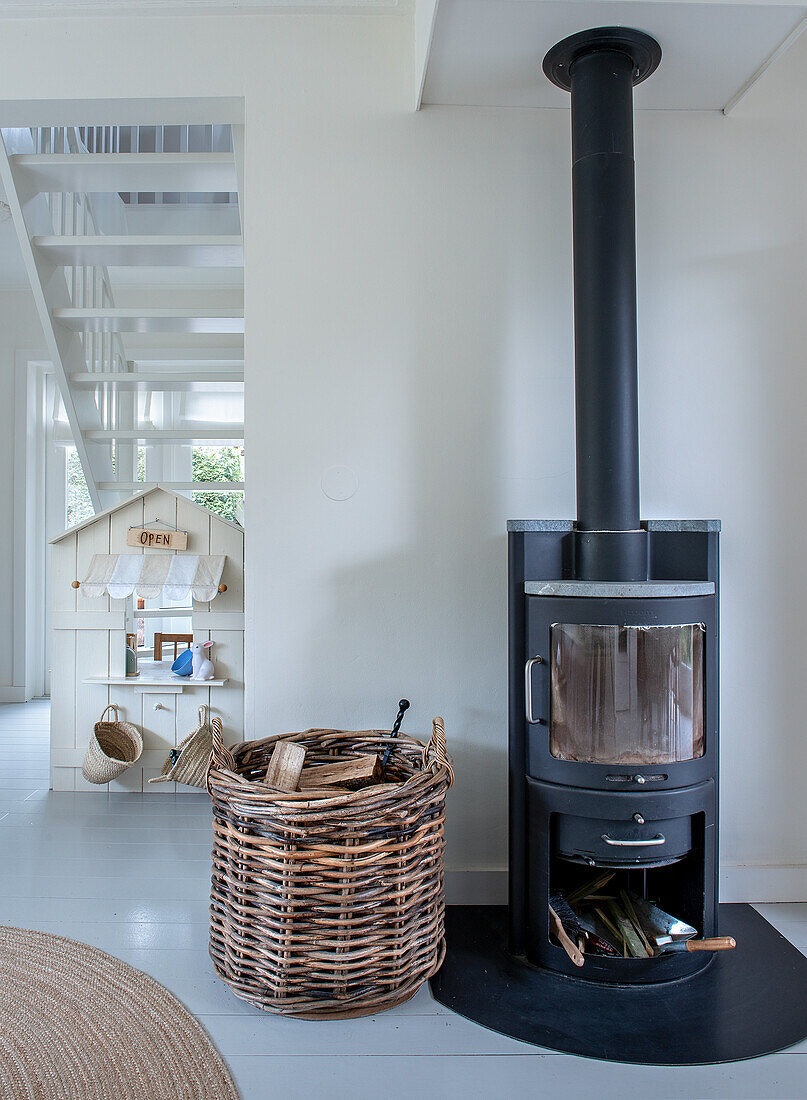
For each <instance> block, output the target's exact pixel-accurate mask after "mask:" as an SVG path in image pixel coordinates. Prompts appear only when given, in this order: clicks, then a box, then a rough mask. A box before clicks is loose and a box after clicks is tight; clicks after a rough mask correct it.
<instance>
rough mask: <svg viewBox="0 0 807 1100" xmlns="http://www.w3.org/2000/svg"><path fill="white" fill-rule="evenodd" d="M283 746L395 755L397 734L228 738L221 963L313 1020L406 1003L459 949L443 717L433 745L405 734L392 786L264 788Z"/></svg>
mask: <svg viewBox="0 0 807 1100" xmlns="http://www.w3.org/2000/svg"><path fill="white" fill-rule="evenodd" d="M278 741H295V742H297V743H299V744H301V745H304V746H305V749H306V753H307V755H306V765H307V766H308V765H310V764H325V763H333V762H335V761H337V760H345V759H351V758H352V757H355V756H361V755H364V754H366V753H378V754H382V753H383V752H384V750H385V749H386V748H387V747H388V745H389V744H390V735H389V733H388V732H387V731H385V730H366V731H363V732H360V733H348V732H344V731H342V730H322V729H313V730H308V731H307V732H305V733H297V734H292V735H291V736H289V737H270V738H266V739H265V740H263V741H253V742H246V743H243V744H240V745H235V746H234V747H233V748H232V749H227V748H225V747H224V745H223V744H222V740H221V736H220V734H219V733H217V732H216V731H215V730H214V733H213V759H212V763H211V767H210V771H209V773H208V780H207V782H208V789H209V791H210V794H211V796H212V799H213V814H214V822H213V826H214V847H213V877H212V891H211V900H210V955H211V958H212V959H213V965H214V966H215V968H216V971H217V972H218V974H219V977H220V978H222V980H223V981H225V982H226V983H227V984H228V985H229V986H230V988H231V989H232V990H233V992H234V993H235V994H236V995H237V996H238V997H241V998H243V999H244V1000H245V1001H249V1002H251V1003H252V1004H254V1005H257V1007H258V1008H262V1009H265V1010H266V1011H268V1012H276V1013H280V1014H283V1015H287V1016H299V1017H303V1018H307V1019H323V1018H330V1019H345V1018H349V1017H353V1016H364V1015H367V1014H369V1013H372V1012H378V1011H379V1010H380V1009H384V1008H392V1007H393V1006H394V1005H398V1004H402V1003H403V1002H404V1001H406V1000H408V999H409V998H410V997H411V996H413V995H414V993H415V992H416V991H417V990H418V988H419V987H420V986H421V984H422V983H423V982H424V981H426V979H427V978H430V977H431V976H432V974H434V973H435V972H436V971H437V970H438V969H439V967H440V965H441V963H442V961H443V957H444V955H445V943H444V916H445V900H444V893H443V849H444V843H445V841H444V833H443V827H444V822H445V796H446V792H447V791H448V788H449V787H450V786H451V784H452V783H453V781H454V775H453V771H452V765H451V758H450V757H449V756H448V753H447V752H446V741H445V733H444V730H443V720H442V719H441V718H435V720H434V732H433V733H432V737H431V740H430V741H429V743H428V745H424V744H423V743H422V742H421V741H416V740H415V739H414V738H411V737H405V736H404V735H403V734H399V735H398V737H397V738H396V739H395V741H394V742H392V744H393V746H394V747H393V750H392V753H391V755H390V759H389V762H388V766H387V774H386V778H387V780H388V782H386V783H379V784H376V785H374V786H370V787H365V788H364V789H362V790H358V791H350V790H345V792H344V794H340V795H338V796H336V795H335V796H333V797H330V796H325V797H319V798H317V797H313V796H312V795H311V794H306V793H305V792H300V791H295V792H287V791H278V790H274V789H272V788H270V787H266V786H264V785H263V784H262V783H261V782H260V781H261V780H262V779H263V777H264V775H265V773H266V768H267V766H268V764H269V759H270V757H271V755H272V750H273V749H274V747H275V745H276V744H277V742H278Z"/></svg>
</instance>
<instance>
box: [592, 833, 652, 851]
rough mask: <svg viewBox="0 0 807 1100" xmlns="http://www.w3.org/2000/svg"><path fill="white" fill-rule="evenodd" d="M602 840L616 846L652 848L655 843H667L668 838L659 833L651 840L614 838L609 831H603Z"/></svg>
mask: <svg viewBox="0 0 807 1100" xmlns="http://www.w3.org/2000/svg"><path fill="white" fill-rule="evenodd" d="M601 839H602V840H604V841H605V843H606V844H613V846H614V847H615V848H650V847H652V846H653V845H655V844H666V842H667V838H666V837H665V836H662V834H661V833H658V834H657V835H656V836H654V837H651V838H650V840H614V838H613V837H610V836H609V835H608V833H603V834H602V837H601Z"/></svg>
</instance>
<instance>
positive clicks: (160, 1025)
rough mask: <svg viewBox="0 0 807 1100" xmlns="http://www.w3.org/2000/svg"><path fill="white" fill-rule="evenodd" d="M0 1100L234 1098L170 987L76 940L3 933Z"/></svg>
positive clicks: (219, 1064) (225, 1074) (216, 1058)
mask: <svg viewBox="0 0 807 1100" xmlns="http://www.w3.org/2000/svg"><path fill="white" fill-rule="evenodd" d="M0 1096H2V1097H3V1100H238V1090H237V1089H236V1087H235V1085H234V1083H233V1080H232V1078H231V1076H230V1073H229V1071H228V1069H227V1067H226V1066H225V1064H224V1062H223V1061H222V1059H221V1057H220V1055H219V1053H218V1051H217V1050H216V1048H215V1047H214V1046H213V1044H212V1043H211V1041H210V1039H209V1038H208V1037H207V1034H206V1033H205V1031H204V1030H203V1029H202V1027H200V1025H199V1024H198V1023H197V1022H196V1020H195V1019H194V1018H193V1016H191V1014H190V1013H189V1012H188V1011H187V1010H186V1009H185V1008H183V1006H182V1005H181V1004H180V1003H179V1001H178V1000H177V999H176V997H174V996H173V995H172V994H171V993H169V992H168V990H167V989H164V988H163V987H162V986H161V985H160V984H159V983H158V982H155V981H154V979H153V978H150V977H148V975H147V974H142V973H141V972H140V971H139V970H135V969H134V968H133V967H131V966H129V965H128V964H127V963H124V962H121V961H120V960H119V959H114V958H112V956H111V955H107V954H106V953H105V952H103V951H98V950H97V949H96V948H95V947H89V946H88V945H87V944H84V943H77V942H76V941H75V940H67V939H63V938H62V937H61V936H50V935H47V934H46V933H44V932H31V931H28V930H27V929H25V928H7V927H3V926H0Z"/></svg>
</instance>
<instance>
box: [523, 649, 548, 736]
mask: <svg viewBox="0 0 807 1100" xmlns="http://www.w3.org/2000/svg"><path fill="white" fill-rule="evenodd" d="M543 663H544V659H543V657H530V659H529V661H527V663H526V665H525V666H524V695H525V700H526V712H527V721H528V722H529V724H530V725H531V726H537V725H538V723H539V722H540V721H541V719H540V718H536V717H535V715H534V714H533V711H532V669H533V665H542V664H543Z"/></svg>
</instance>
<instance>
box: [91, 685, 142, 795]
mask: <svg viewBox="0 0 807 1100" xmlns="http://www.w3.org/2000/svg"><path fill="white" fill-rule="evenodd" d="M110 710H114V712H115V721H114V722H108V721H106V720H105V719H106V715H107V712H108V711H110ZM142 751H143V738H142V736H141V734H140V730H139V729H138V728H137V726H133V725H132V723H131V722H121V721H120V714H119V712H118V707H117V704H116V703H110V705H109V706H108V707H107V708H106V710H105V711H104V712H103V714H102V715H101V718H100V720H99V721H98V722H96V723H95V729H94V731H93V735H92V737H91V738H90V742H89V744H88V745H87V751H86V752H85V753H84V762H83V764H82V765H81V774H82V775H83V776H84V778H85V779H86V780H87V782H88V783H111V782H112V780H113V779H117V778H118V776H119V775H123V773H124V772H125V771H126V769H127V768H131V766H132V764H135V763H136V762H137V761H138V760H139V759H140V754H141V753H142Z"/></svg>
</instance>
